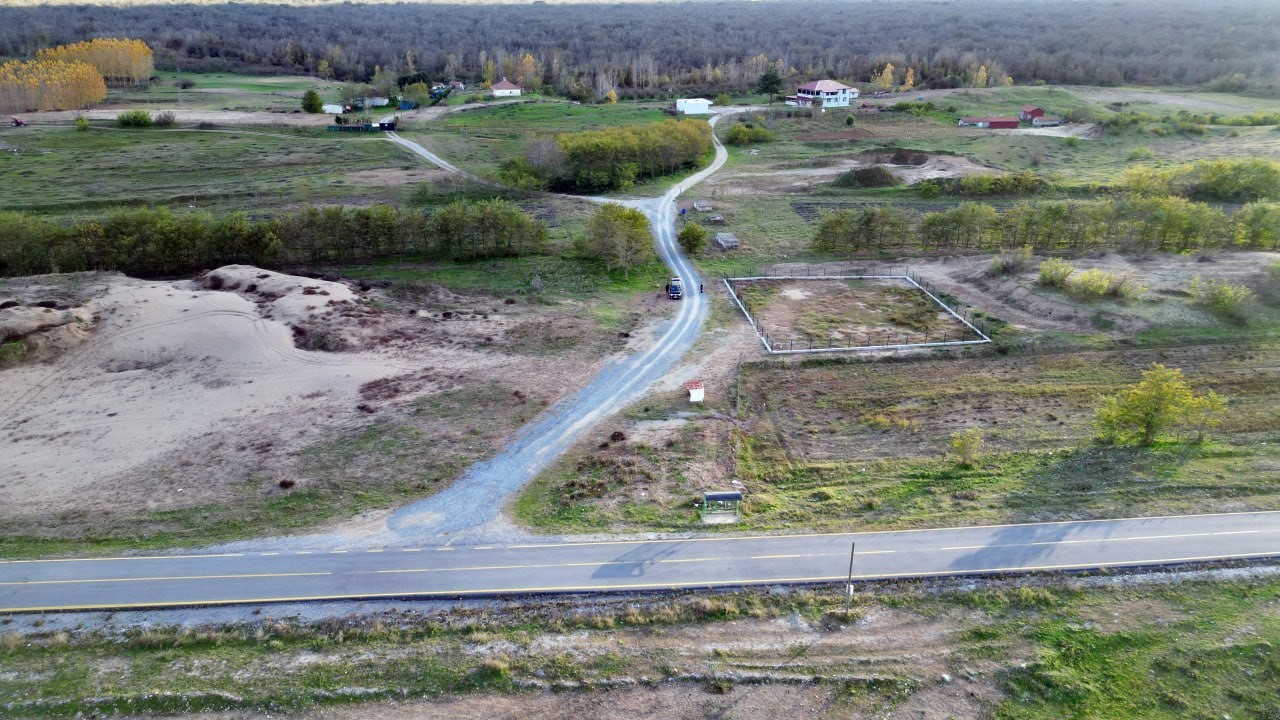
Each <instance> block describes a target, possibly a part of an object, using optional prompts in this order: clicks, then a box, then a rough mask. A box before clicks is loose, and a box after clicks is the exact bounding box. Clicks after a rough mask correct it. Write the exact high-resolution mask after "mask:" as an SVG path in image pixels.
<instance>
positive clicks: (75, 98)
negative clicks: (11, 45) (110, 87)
mask: <svg viewBox="0 0 1280 720" xmlns="http://www.w3.org/2000/svg"><path fill="white" fill-rule="evenodd" d="M106 97H107V85H106V83H105V82H103V80H102V74H101V73H99V72H98V71H97V70H96V69H95V68H94V67H93V66H91V65H89V64H88V63H85V62H80V61H75V62H63V61H60V60H27V61H24V60H11V61H9V62H7V63H4V64H3V65H0V112H28V111H32V110H69V109H78V108H82V107H85V106H87V105H93V104H94V103H99V102H102V101H103V100H104V99H106Z"/></svg>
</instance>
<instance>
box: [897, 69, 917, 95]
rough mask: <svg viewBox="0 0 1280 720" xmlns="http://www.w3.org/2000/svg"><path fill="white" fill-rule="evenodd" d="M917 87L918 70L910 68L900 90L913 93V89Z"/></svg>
mask: <svg viewBox="0 0 1280 720" xmlns="http://www.w3.org/2000/svg"><path fill="white" fill-rule="evenodd" d="M915 86H916V69H915V68H910V67H909V68H907V74H906V75H905V76H903V78H902V86H901V87H899V88H898V89H899V90H901V91H902V92H911V89H912V88H914V87H915Z"/></svg>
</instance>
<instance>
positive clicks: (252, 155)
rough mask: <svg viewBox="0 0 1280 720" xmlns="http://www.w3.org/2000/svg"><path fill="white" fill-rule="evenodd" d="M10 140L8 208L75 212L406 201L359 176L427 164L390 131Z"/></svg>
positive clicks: (399, 188) (109, 132)
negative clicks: (387, 135)
mask: <svg viewBox="0 0 1280 720" xmlns="http://www.w3.org/2000/svg"><path fill="white" fill-rule="evenodd" d="M6 142H7V143H9V144H10V145H11V146H14V147H17V148H18V149H19V151H18V152H13V153H5V154H4V156H3V158H0V167H3V168H4V171H5V174H6V177H8V178H10V181H8V182H5V183H3V184H0V206H2V207H5V208H6V209H10V210H25V211H29V212H38V213H42V214H49V215H57V216H71V217H86V216H93V215H96V214H97V213H98V212H100V211H101V210H102V209H103V208H108V207H117V206H124V205H168V206H171V207H174V208H175V209H186V208H188V207H193V208H197V209H200V210H208V211H212V212H231V211H236V210H249V211H258V210H271V209H279V208H284V207H290V206H295V205H298V204H305V203H315V204H324V203H334V202H360V203H367V202H373V201H380V202H399V201H401V200H402V199H403V198H404V196H405V195H406V194H407V192H408V189H407V186H405V185H397V184H394V183H390V184H385V185H384V184H373V183H371V182H370V180H368V179H367V178H361V177H358V176H356V173H360V172H364V173H375V172H378V171H382V172H390V173H396V172H400V171H401V170H403V169H406V168H415V169H416V168H417V167H418V164H417V163H416V162H415V161H414V160H413V159H411V158H409V157H407V156H406V155H404V153H403V152H402V151H401V150H400V149H399V148H397V147H395V146H394V145H392V144H391V143H388V142H386V141H385V140H382V139H381V137H368V138H366V137H351V136H343V137H338V136H337V135H336V134H326V133H324V132H321V131H315V130H295V129H281V128H261V129H258V128H236V129H221V130H196V129H178V130H159V129H154V128H153V129H141V130H114V129H107V128H103V127H96V128H94V129H93V130H90V131H89V132H77V131H75V130H72V129H65V130H64V129H55V130H48V131H43V132H38V133H29V134H24V135H22V136H21V137H18V136H9V137H7V138H6ZM122 168H127V169H128V171H127V172H123V171H122ZM370 177H372V175H371V176H370Z"/></svg>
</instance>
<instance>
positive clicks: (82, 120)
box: [75, 115, 89, 132]
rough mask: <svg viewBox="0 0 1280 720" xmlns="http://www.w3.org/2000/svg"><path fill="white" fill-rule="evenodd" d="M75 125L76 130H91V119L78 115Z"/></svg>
mask: <svg viewBox="0 0 1280 720" xmlns="http://www.w3.org/2000/svg"><path fill="white" fill-rule="evenodd" d="M75 124H76V130H79V131H80V132H84V131H86V130H88V129H89V118H86V117H85V116H83V115H78V116H76V120H75Z"/></svg>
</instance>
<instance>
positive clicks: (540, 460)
mask: <svg viewBox="0 0 1280 720" xmlns="http://www.w3.org/2000/svg"><path fill="white" fill-rule="evenodd" d="M715 119H716V118H713V119H712V123H713V124H714V122H715ZM388 139H390V140H391V141H392V142H395V143H397V144H399V145H401V146H403V147H405V148H408V149H410V150H412V151H413V152H414V153H416V154H418V155H419V156H421V157H423V158H425V159H427V160H428V161H430V162H432V163H434V164H436V165H437V166H439V167H441V168H444V169H445V170H450V171H452V172H461V171H459V170H458V168H456V167H455V166H453V165H452V164H450V163H448V162H446V161H445V160H444V159H443V158H440V157H439V156H437V155H435V154H434V153H432V152H430V151H429V150H427V149H426V148H423V147H422V146H421V145H418V144H417V143H415V142H412V141H410V140H406V139H404V138H402V137H400V136H398V135H395V134H394V133H390V134H388ZM715 148H716V154H715V159H714V160H713V161H712V163H711V165H710V166H708V167H707V168H706V169H704V170H702V171H701V172H698V173H697V174H695V175H692V176H690V177H688V178H686V179H685V180H683V181H681V182H680V183H678V184H677V185H675V186H674V187H672V188H671V189H670V190H668V191H667V192H666V194H664V195H663V196H662V197H660V198H651V199H644V200H627V201H620V204H623V205H627V206H629V207H634V208H636V209H638V210H640V211H641V212H643V213H644V214H645V217H647V218H648V219H649V223H650V226H651V228H652V231H653V236H654V241H655V244H656V246H657V251H658V255H659V257H660V258H661V259H662V261H663V262H664V263H665V264H666V265H667V266H668V267H669V268H670V269H671V271H672V273H674V274H676V275H679V276H680V277H682V278H684V279H685V287H687V288H688V289H689V292H688V293H686V294H685V297H684V299H683V300H682V301H680V308H679V311H678V312H677V313H676V316H675V318H674V319H672V320H671V321H670V322H668V323H667V324H666V325H665V326H663V327H662V328H661V330H660V333H659V335H658V338H657V340H656V341H655V342H654V343H653V344H652V345H651V346H650V347H648V348H646V349H644V350H642V351H640V352H638V353H636V354H634V355H631V356H628V357H622V358H619V359H617V360H615V361H613V362H612V363H610V364H609V365H607V366H606V367H605V368H604V369H603V370H602V371H601V372H600V374H599V375H597V376H596V377H595V378H594V379H593V380H592V381H591V382H590V384H588V385H587V386H586V387H585V388H583V389H582V390H581V391H579V392H578V393H577V394H575V395H572V396H570V397H568V398H565V399H564V400H561V401H560V402H559V403H556V404H555V405H553V406H552V407H550V408H548V409H547V410H546V411H545V412H543V413H542V414H541V415H540V416H539V417H538V418H537V420H535V421H534V422H533V423H532V424H530V425H527V426H525V427H524V428H522V429H521V430H520V431H518V432H517V433H516V435H515V437H514V438H513V439H512V441H511V443H510V444H509V445H508V446H507V448H506V449H505V450H504V451H503V452H502V453H500V454H499V455H497V456H496V457H493V458H491V459H489V460H485V461H483V462H480V463H477V464H476V465H473V466H472V467H471V468H469V469H468V470H467V471H466V472H465V473H464V474H463V475H462V477H461V478H459V479H458V480H457V481H455V482H454V483H453V485H451V486H449V487H448V488H447V489H445V490H444V491H442V492H440V493H438V494H436V495H434V496H432V497H430V498H427V499H425V500H422V501H420V502H416V503H414V504H412V505H409V506H407V507H405V508H402V509H401V510H399V511H397V512H396V513H395V514H393V515H392V516H391V518H390V520H389V521H388V523H387V525H388V529H389V530H390V531H391V532H393V533H394V534H396V535H397V536H399V538H400V539H401V540H402V541H408V540H418V541H421V540H424V539H428V538H432V537H434V538H436V539H445V538H447V539H448V540H450V541H452V540H455V539H465V540H468V541H470V540H477V541H482V540H483V539H484V538H485V535H486V533H485V532H484V526H490V528H489V529H490V531H491V534H492V532H497V531H500V530H501V529H502V528H501V527H495V526H494V525H495V523H497V521H498V520H499V514H500V512H501V510H502V506H503V505H504V504H505V503H506V502H507V500H508V499H509V498H510V497H511V496H512V495H513V494H514V493H515V492H517V491H518V490H519V489H520V488H521V487H523V486H524V485H525V484H526V483H528V482H529V481H530V480H532V479H533V478H534V477H536V476H537V475H538V473H539V472H541V471H542V470H543V469H545V468H546V467H547V466H548V465H549V464H550V463H551V462H552V461H553V460H555V459H556V458H557V457H559V456H560V455H561V454H562V453H564V452H565V451H566V450H567V449H568V448H569V447H570V446H572V445H573V444H574V443H575V442H576V441H577V440H578V439H579V438H581V437H582V435H583V433H585V432H586V431H588V430H590V429H591V428H592V427H595V426H596V425H597V424H599V423H600V422H602V421H603V420H604V419H605V418H607V417H608V416H609V415H611V414H613V413H614V412H616V411H617V410H619V409H621V408H622V407H624V406H626V405H627V404H629V403H631V402H633V401H635V400H637V399H639V398H640V397H641V395H643V394H644V392H645V391H646V390H647V389H648V388H649V387H650V386H651V385H653V384H654V383H655V382H657V381H658V380H660V379H661V378H662V377H663V376H664V375H666V374H667V373H668V372H669V371H670V370H671V368H672V367H673V366H674V365H675V364H676V362H678V361H679V360H680V358H681V357H683V356H684V354H685V353H686V352H688V351H689V349H690V348H692V347H693V344H694V343H695V342H697V340H698V336H699V334H700V333H701V331H702V325H703V323H704V322H705V320H706V318H707V310H708V303H707V299H706V296H705V295H703V294H701V293H699V292H696V291H695V290H694V288H696V287H698V286H699V285H700V284H701V282H702V279H701V277H699V276H698V274H697V273H696V272H695V271H694V269H693V265H692V264H690V263H689V261H688V259H687V258H685V257H684V255H683V254H682V253H681V252H680V247H679V245H678V244H677V242H676V233H675V200H676V198H677V197H678V196H679V195H680V193H682V192H684V191H685V190H687V189H688V188H690V187H693V186H694V185H696V184H698V183H699V182H702V181H703V180H704V179H706V178H707V177H709V176H710V175H711V174H712V173H714V172H716V171H717V170H719V169H720V167H721V166H722V165H724V162H725V160H726V159H727V158H728V153H727V152H726V151H725V149H724V147H723V146H722V145H720V143H719V142H718V141H716V143H715ZM593 200H595V201H596V202H606V201H605V200H603V199H601V198H593Z"/></svg>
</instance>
